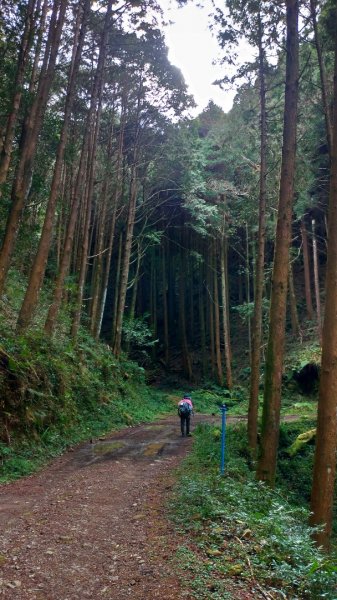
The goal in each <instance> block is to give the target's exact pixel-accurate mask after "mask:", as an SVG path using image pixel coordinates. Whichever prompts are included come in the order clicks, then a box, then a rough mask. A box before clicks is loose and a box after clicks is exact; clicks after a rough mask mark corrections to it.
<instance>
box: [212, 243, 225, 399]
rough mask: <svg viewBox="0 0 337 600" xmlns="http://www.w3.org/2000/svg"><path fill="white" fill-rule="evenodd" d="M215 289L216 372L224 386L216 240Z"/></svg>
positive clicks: (214, 259)
mask: <svg viewBox="0 0 337 600" xmlns="http://www.w3.org/2000/svg"><path fill="white" fill-rule="evenodd" d="M213 248H214V254H213V278H214V283H213V289H214V331H215V357H216V372H217V380H218V384H219V385H220V386H221V387H222V386H223V372H222V357H221V345H220V338H221V336H220V308H219V291H218V287H219V286H218V269H217V266H218V265H217V252H216V242H214V245H213Z"/></svg>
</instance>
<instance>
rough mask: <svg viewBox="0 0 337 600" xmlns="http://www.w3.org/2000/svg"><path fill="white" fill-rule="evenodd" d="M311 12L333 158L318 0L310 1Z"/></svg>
mask: <svg viewBox="0 0 337 600" xmlns="http://www.w3.org/2000/svg"><path fill="white" fill-rule="evenodd" d="M310 12H311V20H312V24H313V29H314V40H315V46H316V52H317V60H318V66H319V74H320V79H321V88H322V105H323V112H324V119H325V127H326V137H327V142H328V151H329V157H330V158H331V148H332V116H331V111H330V106H329V99H328V84H327V78H326V72H325V65H324V59H323V55H322V47H321V42H320V39H319V34H318V24H317V2H316V0H310Z"/></svg>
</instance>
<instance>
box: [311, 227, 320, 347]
mask: <svg viewBox="0 0 337 600" xmlns="http://www.w3.org/2000/svg"><path fill="white" fill-rule="evenodd" d="M311 227H312V253H313V260H314V283H315V299H316V316H317V330H318V339H319V343H320V344H322V315H321V295H320V290H319V271H318V257H317V240H316V223H315V219H312V221H311Z"/></svg>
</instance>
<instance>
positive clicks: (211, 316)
mask: <svg viewBox="0 0 337 600" xmlns="http://www.w3.org/2000/svg"><path fill="white" fill-rule="evenodd" d="M212 263H213V253H212V245H211V244H210V248H209V252H208V265H207V284H208V285H207V291H208V293H207V300H208V302H207V310H208V322H209V343H210V351H211V352H210V354H211V372H212V375H213V377H214V375H215V364H216V363H215V343H214V310H213V302H214V300H213V294H214V291H213V277H212Z"/></svg>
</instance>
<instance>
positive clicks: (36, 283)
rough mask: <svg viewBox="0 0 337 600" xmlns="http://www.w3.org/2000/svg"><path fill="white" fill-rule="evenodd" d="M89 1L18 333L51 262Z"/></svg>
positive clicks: (78, 28) (81, 14) (78, 29)
mask: <svg viewBox="0 0 337 600" xmlns="http://www.w3.org/2000/svg"><path fill="white" fill-rule="evenodd" d="M89 7H90V0H86V4H85V7H84V9H83V11H82V10H79V11H78V14H77V19H76V25H75V31H74V43H73V54H72V60H71V66H70V73H69V82H68V88H67V94H66V101H65V108H64V118H63V124H62V130H61V136H60V142H59V145H58V148H57V152H56V160H55V166H54V173H53V179H52V183H51V189H50V194H49V199H48V204H47V210H46V214H45V218H44V223H43V228H42V232H41V237H40V240H39V246H38V249H37V253H36V256H35V259H34V261H33V265H32V268H31V271H30V275H29V281H28V287H27V290H26V293H25V297H24V300H23V303H22V306H21V309H20V313H19V317H18V323H17V330H18V331H20V332H22V331H24V330H25V329H27V327H28V326H29V325H30V323H31V320H32V318H33V314H34V311H35V310H36V307H37V303H38V299H39V293H40V289H41V286H42V283H43V279H44V275H45V271H46V265H47V260H48V254H49V250H50V245H51V240H52V235H53V228H54V217H55V209H56V202H57V198H58V194H59V189H60V183H61V176H62V165H63V159H64V153H65V148H66V144H67V138H68V129H69V125H70V117H71V111H72V107H73V103H74V97H75V85H76V79H77V75H78V71H79V66H80V60H81V54H82V47H83V42H84V37H85V32H86V22H87V15H88V12H89Z"/></svg>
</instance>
